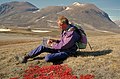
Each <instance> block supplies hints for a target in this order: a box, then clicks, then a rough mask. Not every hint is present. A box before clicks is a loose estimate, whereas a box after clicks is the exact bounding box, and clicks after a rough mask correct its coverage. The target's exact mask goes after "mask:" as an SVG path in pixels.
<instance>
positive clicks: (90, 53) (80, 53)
mask: <svg viewBox="0 0 120 79" xmlns="http://www.w3.org/2000/svg"><path fill="white" fill-rule="evenodd" d="M112 51H113V50H111V49H109V50H99V51H77V53H76V55H75V56H83V57H84V56H101V55H106V54H109V53H111V52H112Z"/></svg>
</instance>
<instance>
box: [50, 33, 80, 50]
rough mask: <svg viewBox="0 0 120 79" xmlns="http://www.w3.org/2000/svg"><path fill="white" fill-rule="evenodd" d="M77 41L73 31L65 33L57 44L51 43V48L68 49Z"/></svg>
mask: <svg viewBox="0 0 120 79" xmlns="http://www.w3.org/2000/svg"><path fill="white" fill-rule="evenodd" d="M77 39H78V38H77ZM77 39H76V33H75V32H73V31H69V32H66V34H65V35H64V36H63V37H62V38H61V40H60V42H59V43H52V48H54V49H68V48H70V47H72V46H73V45H74V44H75V42H76V40H77Z"/></svg>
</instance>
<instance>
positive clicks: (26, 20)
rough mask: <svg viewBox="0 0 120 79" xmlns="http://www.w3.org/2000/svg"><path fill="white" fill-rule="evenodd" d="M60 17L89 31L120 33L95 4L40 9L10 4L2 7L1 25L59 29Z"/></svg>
mask: <svg viewBox="0 0 120 79" xmlns="http://www.w3.org/2000/svg"><path fill="white" fill-rule="evenodd" d="M58 15H64V16H66V17H68V19H69V20H70V21H71V22H74V23H78V24H81V25H82V26H83V28H85V29H89V30H95V29H98V30H107V31H114V32H120V28H119V27H118V26H117V25H116V24H115V23H114V22H113V21H112V20H111V19H110V18H109V16H108V14H107V13H105V12H104V11H102V10H101V9H99V8H98V7H96V6H95V5H94V4H82V3H78V2H74V3H73V4H71V5H68V6H48V7H45V8H42V9H38V8H37V7H35V6H34V5H32V4H31V3H29V2H9V3H5V4H1V5H0V24H2V25H16V26H22V27H28V26H29V27H32V28H36V27H37V28H41V27H45V28H47V27H55V28H56V27H57V24H56V20H57V17H58Z"/></svg>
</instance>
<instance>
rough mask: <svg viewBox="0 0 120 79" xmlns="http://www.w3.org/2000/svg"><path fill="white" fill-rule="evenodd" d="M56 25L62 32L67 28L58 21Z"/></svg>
mask: <svg viewBox="0 0 120 79" xmlns="http://www.w3.org/2000/svg"><path fill="white" fill-rule="evenodd" d="M57 24H58V26H59V27H60V28H61V29H62V30H65V29H66V28H67V25H66V24H63V23H62V22H61V21H60V20H58V21H57Z"/></svg>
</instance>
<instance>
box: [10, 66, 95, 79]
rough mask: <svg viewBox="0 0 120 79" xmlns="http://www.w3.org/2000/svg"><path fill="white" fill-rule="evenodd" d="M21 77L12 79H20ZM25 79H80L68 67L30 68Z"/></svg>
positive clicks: (91, 78)
mask: <svg viewBox="0 0 120 79" xmlns="http://www.w3.org/2000/svg"><path fill="white" fill-rule="evenodd" d="M94 77H95V76H94V75H90V74H87V75H80V78H79V79H94ZM19 78H20V77H15V78H10V79H19ZM23 79H78V78H77V76H75V75H73V74H72V69H71V68H69V67H68V66H67V65H51V66H43V67H39V66H30V67H29V68H28V69H27V70H25V73H24V74H23Z"/></svg>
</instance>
